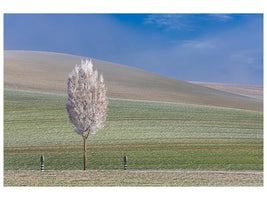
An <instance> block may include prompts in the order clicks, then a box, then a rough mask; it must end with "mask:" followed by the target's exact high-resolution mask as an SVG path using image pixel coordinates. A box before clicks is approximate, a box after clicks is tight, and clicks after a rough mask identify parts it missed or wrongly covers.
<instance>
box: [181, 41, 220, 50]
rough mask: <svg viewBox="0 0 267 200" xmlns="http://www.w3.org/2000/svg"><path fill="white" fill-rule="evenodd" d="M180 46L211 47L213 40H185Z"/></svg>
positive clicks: (213, 43)
mask: <svg viewBox="0 0 267 200" xmlns="http://www.w3.org/2000/svg"><path fill="white" fill-rule="evenodd" d="M182 47H186V48H193V49H213V48H215V41H213V40H186V41H184V43H183V44H182Z"/></svg>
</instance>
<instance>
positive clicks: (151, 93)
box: [4, 51, 263, 111]
mask: <svg viewBox="0 0 267 200" xmlns="http://www.w3.org/2000/svg"><path fill="white" fill-rule="evenodd" d="M81 58H82V57H80V56H73V55H68V54H60V53H49V52H36V51H5V52H4V85H5V88H13V89H20V90H32V91H39V92H51V93H62V94H65V93H66V82H67V77H68V74H69V73H70V72H71V71H72V69H73V68H74V66H75V65H76V64H80V60H81ZM93 62H94V66H95V68H97V69H98V70H99V72H101V73H103V75H104V78H105V81H106V86H107V88H108V96H109V97H111V98H122V99H138V100H151V101H164V102H178V103H190V104H201V105H212V106H222V107H230V108H239V109H248V110H256V111H262V109H263V103H262V99H259V98H257V95H256V98H254V97H253V98H250V97H247V96H243V95H240V94H233V93H230V92H225V91H221V90H217V89H213V88H209V87H204V86H200V85H197V84H192V83H189V82H185V81H180V80H177V79H172V78H168V77H165V76H162V75H158V74H155V73H152V72H148V71H144V70H141V69H137V68H133V67H128V66H124V65H119V64H114V63H110V62H105V61H100V60H95V59H93Z"/></svg>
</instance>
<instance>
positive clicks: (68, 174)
mask: <svg viewBox="0 0 267 200" xmlns="http://www.w3.org/2000/svg"><path fill="white" fill-rule="evenodd" d="M4 177H5V179H4V186H94V187H95V186H263V173H262V172H212V171H202V172H199V171H90V170H88V171H77V170H75V171H71V170H67V171H44V172H41V171H31V170H24V171H23V170H20V171H4Z"/></svg>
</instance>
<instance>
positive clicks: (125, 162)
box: [123, 156, 127, 170]
mask: <svg viewBox="0 0 267 200" xmlns="http://www.w3.org/2000/svg"><path fill="white" fill-rule="evenodd" d="M123 160H124V170H127V156H124V158H123Z"/></svg>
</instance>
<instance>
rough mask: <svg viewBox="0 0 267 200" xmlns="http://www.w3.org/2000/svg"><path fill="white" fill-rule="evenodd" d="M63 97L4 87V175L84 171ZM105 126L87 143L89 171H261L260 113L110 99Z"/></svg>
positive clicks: (77, 143) (261, 133) (80, 138)
mask: <svg viewBox="0 0 267 200" xmlns="http://www.w3.org/2000/svg"><path fill="white" fill-rule="evenodd" d="M65 104H66V96H64V95H55V94H45V93H34V92H22V91H15V90H5V92H4V170H39V169H40V156H41V155H44V156H45V169H46V170H80V169H82V168H83V158H82V156H83V155H82V137H81V136H79V135H77V134H76V133H74V127H73V125H72V124H70V122H69V120H68V115H67V112H66V109H65ZM108 108H109V111H108V118H107V122H106V123H105V127H104V128H103V129H102V130H100V131H99V132H98V133H97V134H95V135H90V136H89V140H88V169H90V170H121V169H123V156H124V155H127V156H128V169H129V170H215V171H218V170H223V171H262V170H263V113H262V112H254V111H247V110H238V109H228V108H220V107H211V106H200V105H189V104H172V103H156V102H144V101H128V100H119V99H110V101H109V107H108Z"/></svg>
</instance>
